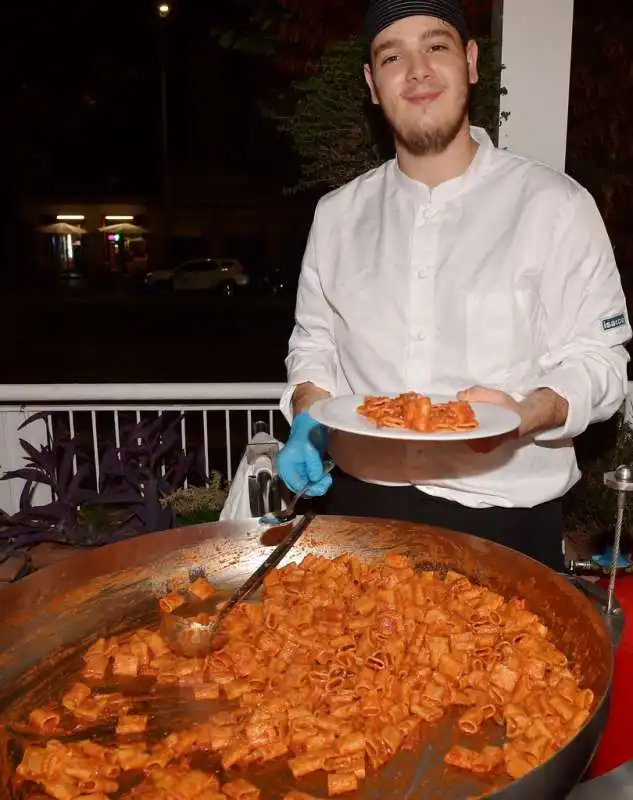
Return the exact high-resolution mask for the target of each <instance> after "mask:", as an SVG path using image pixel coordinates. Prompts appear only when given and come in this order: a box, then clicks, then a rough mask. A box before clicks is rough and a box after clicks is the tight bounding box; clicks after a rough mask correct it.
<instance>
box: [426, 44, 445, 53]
mask: <svg viewBox="0 0 633 800" xmlns="http://www.w3.org/2000/svg"><path fill="white" fill-rule="evenodd" d="M429 49H430V51H431V52H432V53H439V52H441V51H442V50H448V47H447V46H446V45H445V44H432V45H431V47H430V48H429Z"/></svg>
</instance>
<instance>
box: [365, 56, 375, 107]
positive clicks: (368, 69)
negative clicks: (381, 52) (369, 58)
mask: <svg viewBox="0 0 633 800" xmlns="http://www.w3.org/2000/svg"><path fill="white" fill-rule="evenodd" d="M363 72H364V73H365V81H366V82H367V86H369V93H370V95H371V102H372V103H373V104H374V105H375V106H377V105H378V95H377V94H376V84H375V83H374V75H373V73H372V71H371V64H365V66H364V67H363Z"/></svg>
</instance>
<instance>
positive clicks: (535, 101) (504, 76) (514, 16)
mask: <svg viewBox="0 0 633 800" xmlns="http://www.w3.org/2000/svg"><path fill="white" fill-rule="evenodd" d="M497 5H498V7H502V10H501V11H498V12H497V13H500V14H501V15H502V18H501V20H499V19H498V20H497V24H496V26H495V27H496V29H497V30H499V29H500V28H501V32H502V33H501V35H502V55H501V61H502V63H503V64H504V66H505V69H504V70H503V72H502V73H501V82H502V85H503V86H505V87H506V89H507V90H508V94H507V95H504V96H503V97H502V98H501V110H502V111H508V112H510V117H509V119H508V120H507V121H506V122H503V123H502V124H501V127H500V130H499V146H500V147H505V148H507V149H508V150H510V151H512V152H514V153H517V154H519V155H523V156H529V157H530V158H534V159H536V160H537V161H542V162H544V163H545V164H549V165H550V166H552V167H555V168H556V169H561V170H564V168H565V154H566V148H567V111H568V107H569V75H570V69H571V44H572V26H573V17H574V0H500V1H499V2H498V4H497ZM500 23H501V24H500Z"/></svg>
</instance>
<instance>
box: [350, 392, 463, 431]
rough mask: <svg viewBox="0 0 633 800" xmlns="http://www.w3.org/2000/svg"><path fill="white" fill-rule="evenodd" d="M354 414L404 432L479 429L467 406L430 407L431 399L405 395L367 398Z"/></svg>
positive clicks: (379, 426)
mask: <svg viewBox="0 0 633 800" xmlns="http://www.w3.org/2000/svg"><path fill="white" fill-rule="evenodd" d="M356 413H357V414H360V415H361V416H362V417H365V419H368V420H369V421H370V422H373V423H374V424H375V425H376V426H377V427H378V428H406V429H408V430H412V431H417V432H418V433H442V432H444V433H446V432H454V431H469V430H474V429H475V428H477V427H478V422H477V419H476V417H475V412H474V411H473V407H472V406H471V405H470V403H468V402H466V401H464V400H454V401H451V402H449V403H433V402H432V401H431V398H430V397H427V396H426V395H423V394H417V393H416V392H406V393H405V394H401V395H398V397H378V396H374V395H368V396H367V397H366V398H365V400H364V401H363V402H362V403H361V405H359V406H358V407H357V409H356Z"/></svg>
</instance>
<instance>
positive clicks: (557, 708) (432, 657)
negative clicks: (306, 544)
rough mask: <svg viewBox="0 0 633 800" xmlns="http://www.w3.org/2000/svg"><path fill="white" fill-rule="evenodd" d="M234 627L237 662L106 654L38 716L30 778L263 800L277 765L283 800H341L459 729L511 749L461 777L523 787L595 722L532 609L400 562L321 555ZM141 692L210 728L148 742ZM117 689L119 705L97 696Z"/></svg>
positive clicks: (96, 797)
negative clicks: (305, 786)
mask: <svg viewBox="0 0 633 800" xmlns="http://www.w3.org/2000/svg"><path fill="white" fill-rule="evenodd" d="M213 592H214V589H213V587H212V586H211V585H210V584H209V583H207V581H205V580H204V579H198V580H197V581H196V582H195V583H193V584H191V586H190V587H189V590H185V591H184V592H182V591H181V592H178V591H175V592H172V593H170V594H169V595H167V597H166V598H162V600H161V602H160V607H161V610H162V613H165V614H169V613H173V609H174V608H176V607H177V606H178V605H179V604H180V600H182V601H183V602H185V598H186V597H189V598H197V599H207V598H208V597H210V596H211V595H212V594H213ZM165 601H167V602H165ZM225 628H226V630H225V633H226V640H225V642H224V643H223V647H222V648H221V649H220V650H217V651H214V652H212V653H211V654H210V655H208V656H206V657H204V658H186V657H184V656H180V655H177V654H176V653H175V652H173V651H172V650H171V649H170V647H169V646H168V644H167V642H165V641H164V640H163V638H162V637H161V636H160V634H159V633H157V632H156V631H155V630H149V629H138V630H135V631H131V632H129V633H127V634H124V635H122V636H119V637H110V638H108V639H99V640H98V641H97V642H95V643H94V644H93V645H92V646H91V647H90V649H89V650H88V651H87V652H86V653H85V654H84V656H83V662H84V666H83V671H82V674H81V676H79V679H78V680H77V681H76V682H75V683H74V684H72V685H71V686H70V687H69V688H68V689H67V691H66V692H65V693H64V694H63V696H62V697H61V698H60V700H59V702H58V703H56V704H54V705H51V706H50V707H46V708H38V709H34V710H33V711H32V712H31V714H30V719H29V726H30V729H31V730H34V731H37V732H39V733H40V734H41V737H40V741H38V742H37V743H32V744H29V745H28V746H27V748H26V750H25V752H24V753H23V756H22V760H21V762H20V764H19V766H18V769H17V773H18V776H19V777H20V779H22V780H24V781H26V782H29V783H31V784H37V785H38V786H39V787H40V789H43V790H44V791H45V792H46V793H47V794H48V796H50V797H53V798H57V799H58V800H74V799H75V798H79V797H82V798H84V800H106V798H113V797H117V798H118V797H124V798H129V800H133V798H136V797H141V798H142V797H148V798H152V800H194V798H198V799H199V800H231V799H232V798H235V799H236V800H257V798H259V797H260V793H261V789H260V787H258V786H257V785H256V781H255V780H253V779H252V778H251V773H250V772H249V769H250V768H251V767H253V766H254V765H262V764H267V763H270V762H278V763H279V765H280V768H281V769H287V770H288V771H289V772H288V777H290V775H292V776H293V778H294V779H295V780H296V781H297V783H298V785H297V789H296V790H292V791H290V792H289V793H288V794H287V795H286V798H285V800H309V798H310V797H313V795H310V794H306V793H305V792H303V791H302V790H301V789H302V787H301V781H302V779H303V778H304V777H305V776H307V775H314V774H315V773H319V774H321V775H323V776H324V777H323V781H322V785H323V795H326V794H327V796H339V795H345V794H347V793H348V792H353V791H355V790H356V789H357V788H358V787H359V786H360V785H361V783H362V782H363V780H364V779H365V778H366V776H367V775H368V774H369V773H371V772H372V771H375V770H379V769H380V768H381V767H382V766H383V765H385V764H386V763H387V762H388V761H390V760H391V759H392V758H393V757H394V756H395V755H396V754H397V753H398V752H399V751H400V750H402V749H413V748H415V747H416V746H418V745H419V743H420V740H421V736H422V734H423V733H424V732H428V731H429V730H432V727H433V726H434V725H436V724H437V723H438V722H439V721H440V720H442V719H443V718H444V717H445V716H446V715H449V714H454V715H455V721H456V727H457V729H458V731H457V732H458V733H459V736H460V737H461V738H463V737H464V736H466V737H472V736H475V735H476V734H481V733H482V732H483V733H485V732H486V731H490V732H491V733H493V732H494V731H498V732H499V733H500V734H501V735H502V736H503V737H504V738H505V741H504V743H503V744H501V745H495V744H488V745H485V746H483V747H482V746H479V747H474V746H473V747H464V746H463V745H457V744H456V745H454V746H453V747H451V748H450V749H449V750H448V752H446V754H445V757H444V761H445V764H446V765H447V766H446V769H448V770H456V771H466V772H468V773H471V774H478V775H495V774H496V775H502V776H504V777H505V779H507V780H510V779H518V778H521V777H522V776H524V775H525V774H526V773H528V772H529V771H530V770H532V769H534V768H535V767H537V766H538V765H539V764H541V763H542V762H544V761H545V760H547V759H548V758H550V757H551V756H553V755H554V754H555V753H556V752H557V751H558V750H559V749H561V748H562V747H564V746H565V744H566V743H567V742H568V741H569V740H570V739H571V738H572V737H573V736H574V735H575V734H576V733H577V731H578V730H579V729H580V728H581V727H582V725H583V724H584V723H585V721H586V720H587V719H588V717H589V715H590V713H591V711H592V707H593V702H594V698H593V695H592V692H591V691H590V690H587V689H582V688H581V681H580V675H579V674H578V673H577V671H576V670H575V669H573V668H572V667H571V666H570V665H569V664H568V663H567V659H566V657H565V655H564V654H563V653H562V652H561V651H560V650H558V649H557V648H556V646H555V644H554V642H553V641H552V637H551V635H550V633H549V631H548V629H547V628H546V626H545V625H544V624H543V622H542V621H541V620H540V619H539V617H537V616H536V615H535V614H533V613H531V612H530V611H529V610H527V608H526V605H525V602H524V601H523V600H521V599H518V598H512V599H510V600H507V601H506V600H505V599H504V598H503V597H502V596H500V595H499V594H496V593H494V592H493V591H490V590H489V589H486V588H485V587H482V586H478V585H475V584H473V583H472V582H471V581H469V580H468V579H467V578H466V577H465V576H463V575H460V574H458V573H455V572H448V573H446V574H440V573H436V572H430V571H426V572H416V571H415V570H414V569H413V567H412V566H411V564H410V563H409V562H408V560H407V559H406V558H404V557H403V556H400V555H395V554H394V555H387V556H386V557H385V558H384V559H383V560H382V561H380V562H376V563H368V562H363V561H361V560H359V559H358V558H357V557H355V556H353V555H350V556H342V557H339V558H337V559H334V560H329V559H326V558H321V557H317V556H312V555H310V556H308V557H306V558H305V559H304V560H303V561H302V562H301V563H300V564H290V565H288V566H286V567H284V568H282V569H279V570H274V571H273V572H271V573H270V574H269V575H268V577H267V578H266V581H265V585H264V597H263V600H262V601H261V602H259V603H248V604H242V605H240V606H237V607H236V609H235V610H234V611H233V612H232V613H231V614H230V615H229V616H228V617H227V620H226V623H225ZM134 679H142V680H144V681H149V682H150V683H153V685H154V689H153V691H160V689H161V687H182V688H183V689H186V691H187V692H189V693H190V697H191V701H192V702H194V703H197V704H200V706H201V707H202V708H203V709H206V711H204V714H203V719H202V721H201V722H200V723H199V724H196V725H193V726H190V727H184V728H178V729H174V730H172V731H171V732H169V733H168V734H167V735H165V736H163V737H162V738H161V739H160V740H158V741H156V740H151V739H150V738H148V737H147V734H148V733H149V732H150V731H151V729H152V725H153V720H152V716H151V715H149V714H147V713H143V712H142V710H140V708H139V705H138V698H136V697H135V696H134V694H131V693H129V692H126V688H127V687H129V685H130V684H129V682H130V680H134ZM104 681H107V682H108V683H109V684H110V685H111V684H112V682H114V683H115V684H117V688H119V689H120V690H121V691H120V692H112V691H107V692H104V691H100V690H99V689H98V688H95V683H97V684H98V683H99V682H101V683H103V682H104ZM69 719H70V720H72V722H73V723H74V724H78V725H80V726H81V725H84V726H87V727H86V728H85V729H86V730H90V726H91V725H93V726H94V724H95V723H99V724H100V725H101V726H103V725H104V724H105V725H106V726H108V727H109V730H110V732H111V736H112V741H111V743H106V740H102V741H103V743H99V742H97V741H95V740H94V737H92V738H90V737H88V736H86V737H84V738H81V737H80V736H78V735H77V734H76V733H75V735H74V736H73V737H72V740H71V737H64V736H63V734H64V732H67V729H68V725H67V723H66V722H65V721H67V720H69ZM82 730H83V729H82ZM64 738H65V739H66V740H65V741H62V740H63V739H64ZM456 738H457V737H456ZM498 738H499V734H497V737H496V739H498ZM42 739H45V741H44V742H42V741H41V740H42ZM496 739H495V737H494V736H491V737H490V740H491V741H493V740H496ZM201 753H205V754H213V755H214V757H215V758H216V759H217V762H216V763H217V768H216V769H215V770H213V771H211V770H204V769H198V768H196V767H195V765H194V766H192V763H191V761H192V759H195V758H196V756H197V755H199V754H201ZM38 796H39V797H41V795H38ZM261 796H262V800H263V799H264V797H265V795H263V794H262V795H261Z"/></svg>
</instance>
